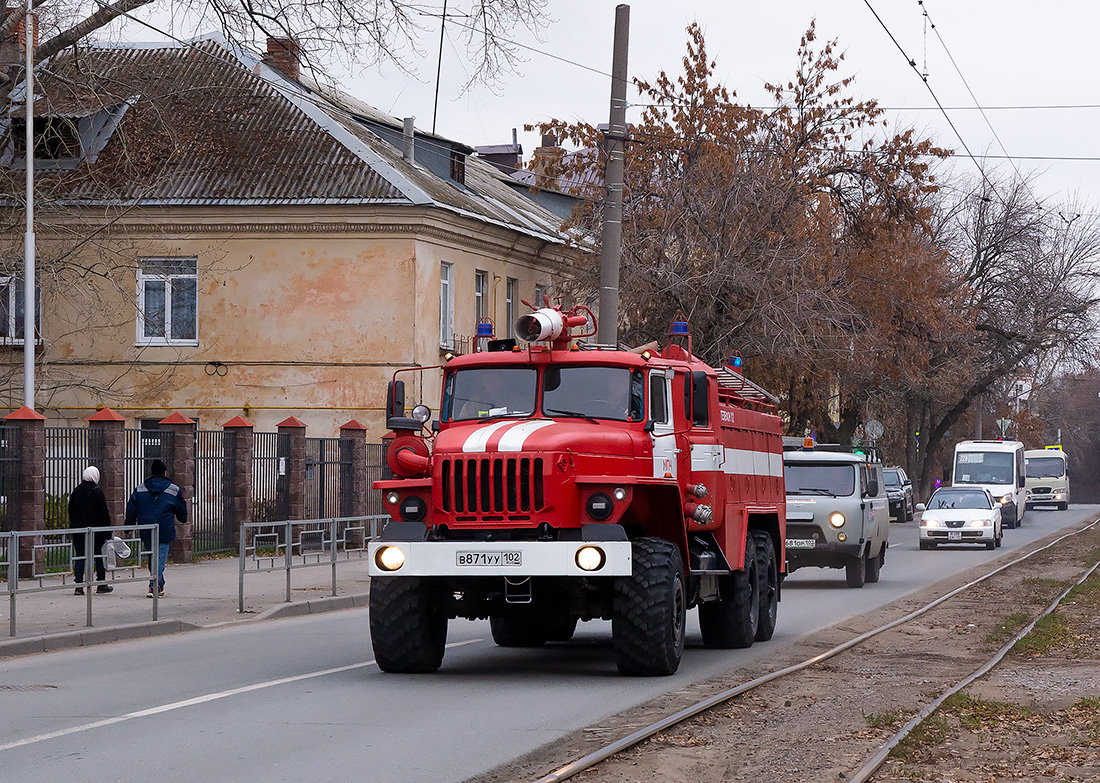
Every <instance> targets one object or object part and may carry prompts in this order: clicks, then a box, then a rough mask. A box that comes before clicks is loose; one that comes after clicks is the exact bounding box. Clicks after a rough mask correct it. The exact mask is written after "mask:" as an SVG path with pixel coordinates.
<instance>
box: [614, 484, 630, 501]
mask: <svg viewBox="0 0 1100 783" xmlns="http://www.w3.org/2000/svg"><path fill="white" fill-rule="evenodd" d="M611 494H612V495H614V496H615V500H626V490H625V489H623V488H622V487H615V491H614V492H612V493H611Z"/></svg>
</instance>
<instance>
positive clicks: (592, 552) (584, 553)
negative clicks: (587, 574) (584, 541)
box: [576, 546, 607, 571]
mask: <svg viewBox="0 0 1100 783" xmlns="http://www.w3.org/2000/svg"><path fill="white" fill-rule="evenodd" d="M576 561H577V568H579V569H581V570H582V571H599V570H600V569H601V568H603V564H604V563H605V562H607V557H606V556H605V555H604V553H603V550H602V549H600V548H599V547H598V546H582V547H581V548H580V549H578V550H577V557H576Z"/></svg>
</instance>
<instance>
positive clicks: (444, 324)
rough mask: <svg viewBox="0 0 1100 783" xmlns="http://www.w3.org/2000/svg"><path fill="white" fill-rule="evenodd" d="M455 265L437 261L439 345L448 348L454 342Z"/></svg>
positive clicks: (452, 345) (451, 346)
mask: <svg viewBox="0 0 1100 783" xmlns="http://www.w3.org/2000/svg"><path fill="white" fill-rule="evenodd" d="M454 278H455V265H454V264H452V263H450V262H448V261H440V262H439V347H440V348H446V349H448V350H450V349H451V348H453V347H454V342H455V282H454Z"/></svg>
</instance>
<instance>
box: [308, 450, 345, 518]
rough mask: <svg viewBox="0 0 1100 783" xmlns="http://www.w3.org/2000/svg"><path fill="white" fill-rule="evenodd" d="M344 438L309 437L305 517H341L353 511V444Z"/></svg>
mask: <svg viewBox="0 0 1100 783" xmlns="http://www.w3.org/2000/svg"><path fill="white" fill-rule="evenodd" d="M343 443H344V439H342V438H306V516H307V517H308V518H309V519H326V518H331V517H338V516H340V515H341V514H344V513H346V512H347V510H348V509H350V508H351V482H350V481H343V480H342V478H343V477H344V476H345V475H347V474H348V472H349V469H350V467H351V465H352V459H351V444H352V441H350V440H348V441H347V445H346V446H345V447H343V448H342V444H343Z"/></svg>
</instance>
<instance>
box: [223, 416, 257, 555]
mask: <svg viewBox="0 0 1100 783" xmlns="http://www.w3.org/2000/svg"><path fill="white" fill-rule="evenodd" d="M222 431H223V432H224V438H223V440H222V444H223V449H224V452H223V456H224V460H223V462H222V500H223V503H224V504H225V514H224V515H223V517H222V524H224V525H225V533H226V535H225V540H226V541H229V542H231V543H232V544H233V546H239V545H240V543H241V542H240V538H241V525H242V524H244V523H246V522H251V521H252V455H253V451H254V450H255V438H254V437H253V425H252V424H251V423H250V422H247V421H245V420H244V419H243V418H241V417H240V416H234V417H233V418H232V419H230V420H229V421H227V422H226V423H225V424H223V425H222Z"/></svg>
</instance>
